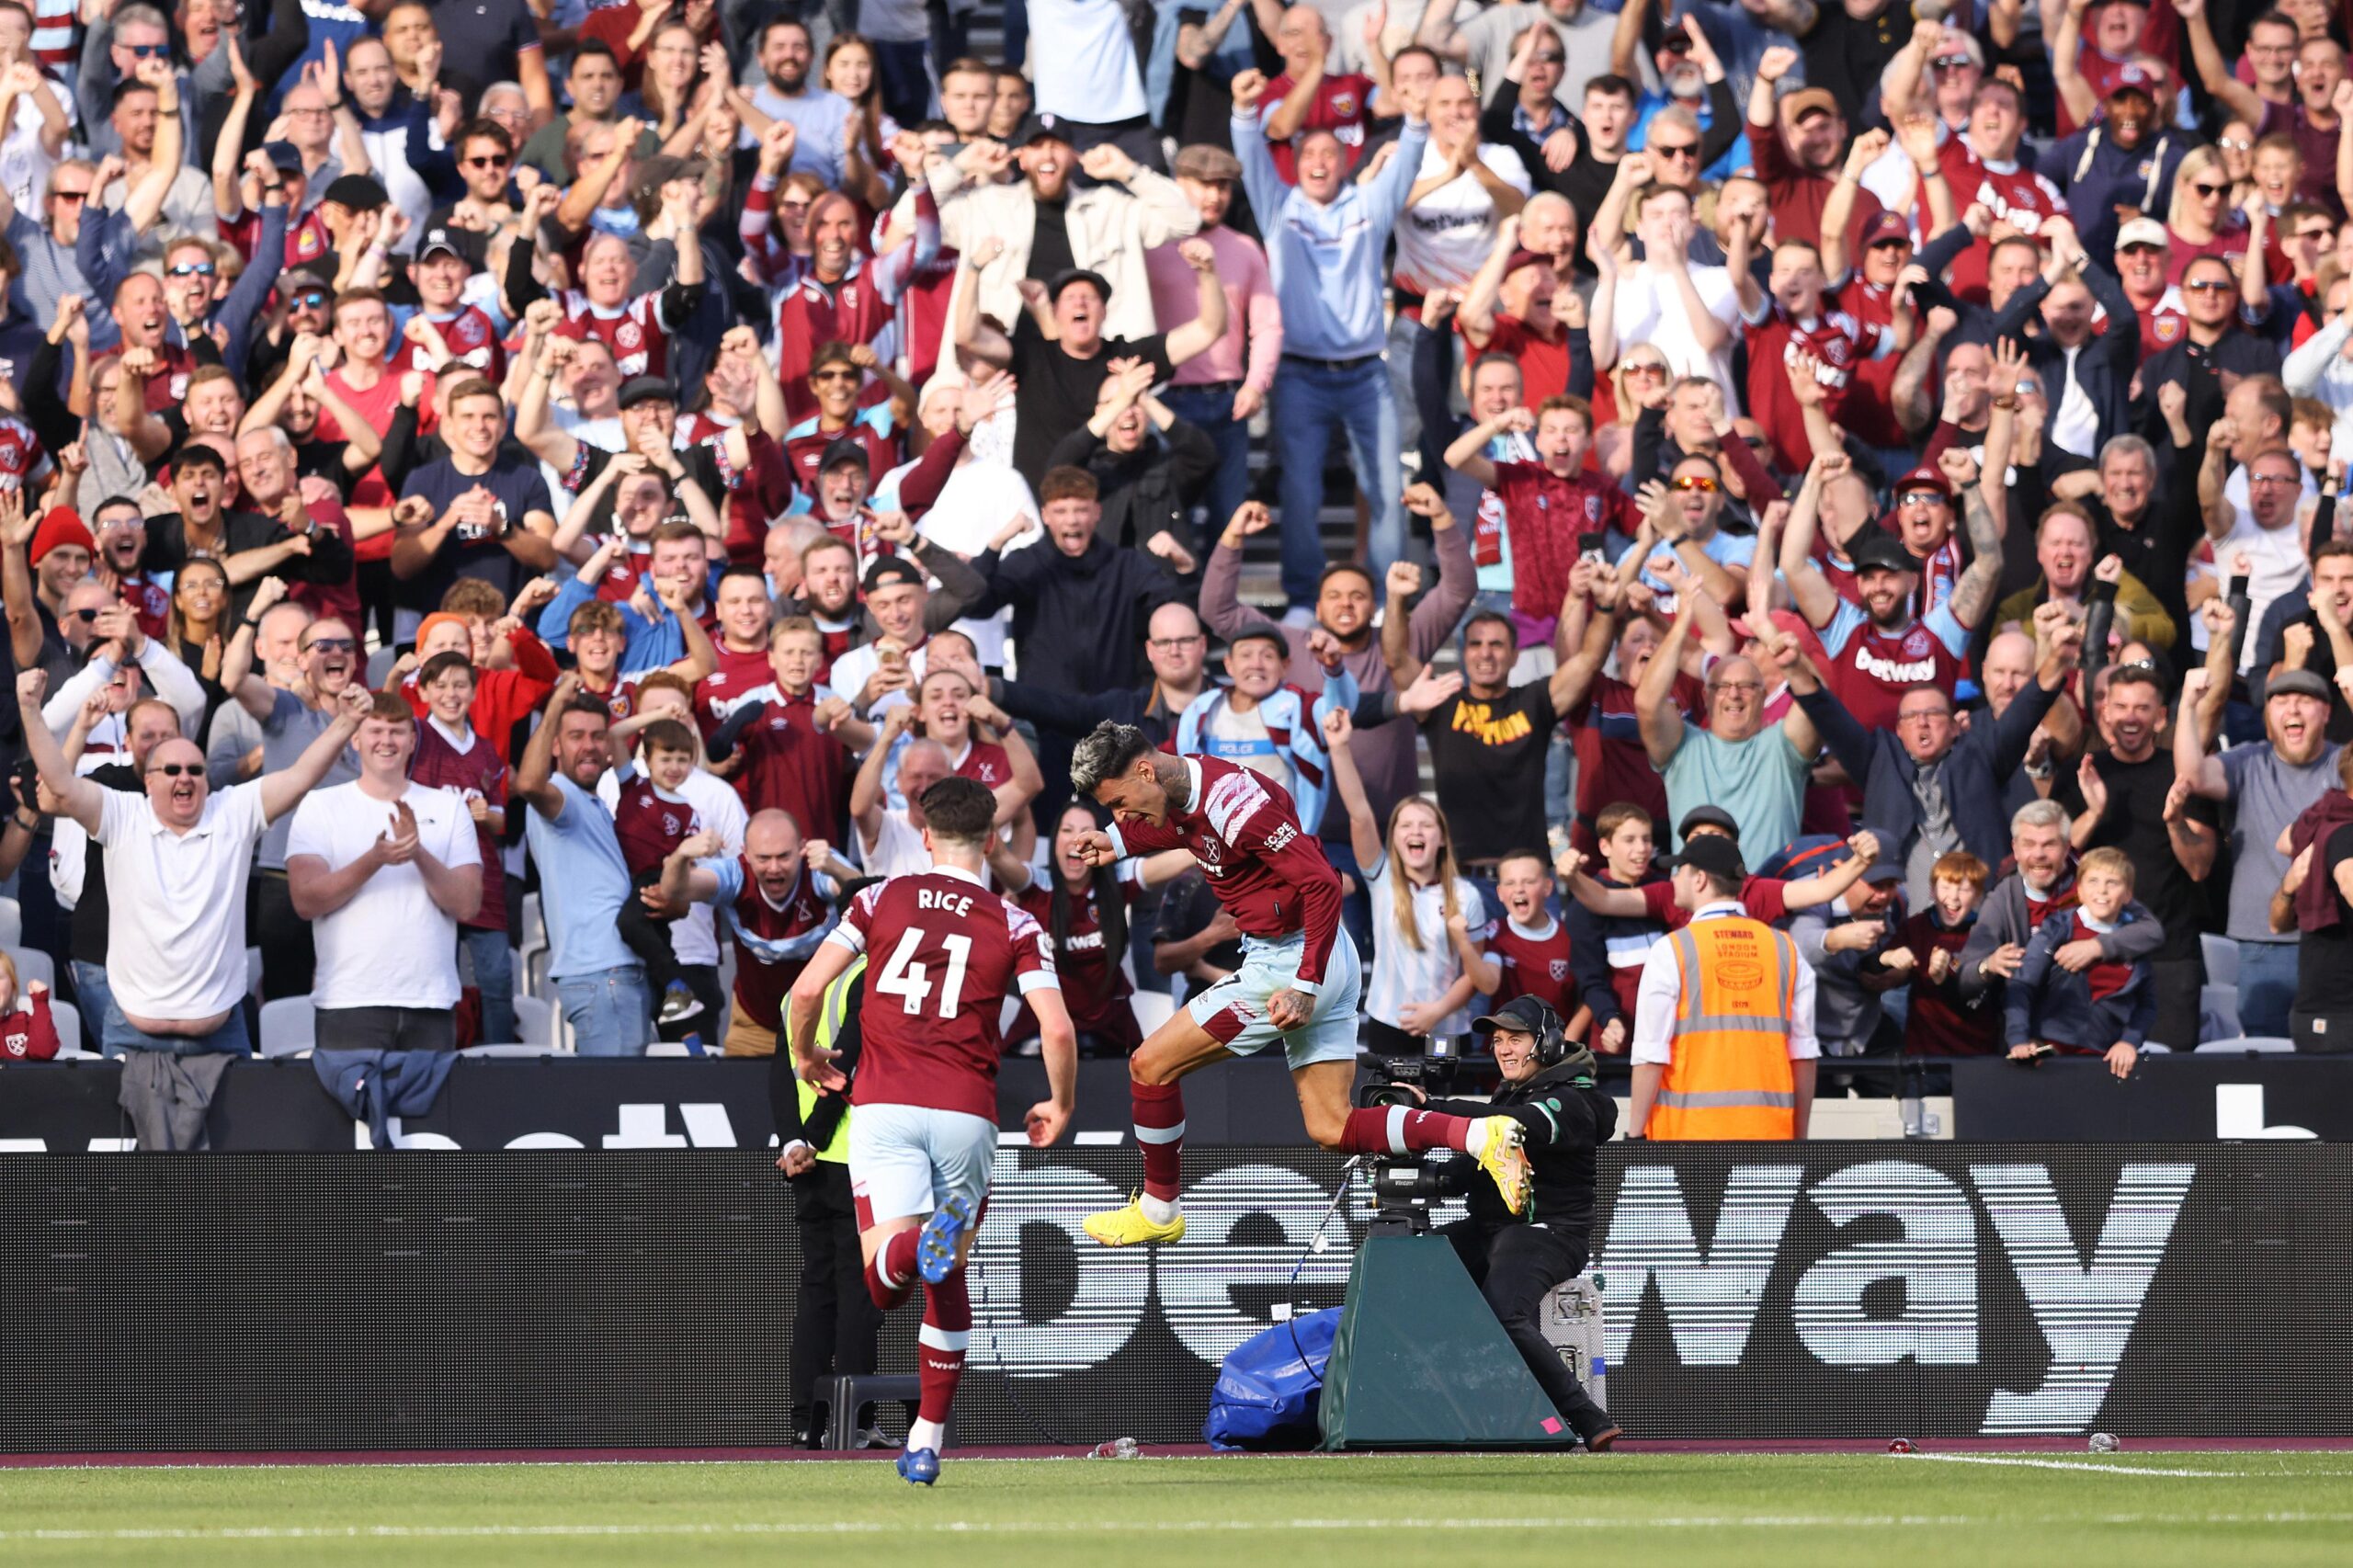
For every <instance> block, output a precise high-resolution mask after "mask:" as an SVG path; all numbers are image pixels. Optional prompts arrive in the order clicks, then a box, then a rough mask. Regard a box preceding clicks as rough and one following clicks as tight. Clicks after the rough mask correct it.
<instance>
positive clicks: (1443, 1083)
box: [1357, 1056, 1462, 1110]
mask: <svg viewBox="0 0 2353 1568" xmlns="http://www.w3.org/2000/svg"><path fill="white" fill-rule="evenodd" d="M1461 1068H1462V1061H1461V1058H1460V1057H1455V1056H1399V1057H1394V1058H1391V1059H1388V1060H1377V1061H1376V1062H1374V1063H1373V1064H1372V1065H1371V1067H1370V1073H1371V1076H1370V1077H1369V1078H1367V1079H1366V1080H1365V1081H1364V1082H1363V1083H1361V1084H1359V1085H1357V1106H1358V1108H1359V1109H1361V1110H1380V1109H1381V1108H1385V1107H1388V1106H1404V1108H1406V1109H1408V1110H1414V1109H1417V1108H1419V1107H1420V1105H1421V1103H1422V1102H1421V1101H1420V1100H1417V1099H1415V1097H1414V1096H1413V1094H1412V1093H1411V1092H1410V1091H1409V1090H1408V1089H1407V1088H1406V1087H1404V1085H1413V1087H1414V1088H1416V1089H1419V1090H1421V1091H1422V1093H1423V1094H1425V1095H1427V1096H1429V1097H1430V1098H1431V1099H1434V1100H1436V1099H1444V1098H1445V1097H1446V1096H1449V1095H1450V1094H1452V1093H1453V1092H1454V1086H1455V1084H1456V1082H1457V1080H1458V1079H1459V1078H1460V1076H1461Z"/></svg>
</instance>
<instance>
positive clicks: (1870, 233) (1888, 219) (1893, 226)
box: [1863, 210, 1912, 250]
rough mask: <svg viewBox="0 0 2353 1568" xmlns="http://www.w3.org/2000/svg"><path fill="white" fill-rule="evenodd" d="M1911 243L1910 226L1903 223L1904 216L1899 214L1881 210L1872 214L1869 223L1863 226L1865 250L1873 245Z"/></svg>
mask: <svg viewBox="0 0 2353 1568" xmlns="http://www.w3.org/2000/svg"><path fill="white" fill-rule="evenodd" d="M1911 243H1912V225H1911V224H1910V223H1908V222H1904V215H1903V214H1902V213H1900V212H1889V211H1886V210H1881V211H1879V212H1876V213H1874V214H1872V216H1871V221H1870V222H1868V223H1866V224H1864V225H1863V248H1864V249H1865V250H1869V249H1870V248H1871V247H1872V246H1873V245H1893V244H1905V245H1908V244H1911Z"/></svg>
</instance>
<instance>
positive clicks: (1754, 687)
mask: <svg viewBox="0 0 2353 1568" xmlns="http://www.w3.org/2000/svg"><path fill="white" fill-rule="evenodd" d="M1708 689H1710V690H1711V691H1762V690H1764V689H1765V683H1764V682H1763V681H1761V680H1720V681H1718V682H1716V684H1715V685H1714V686H1712V687H1709V688H1708Z"/></svg>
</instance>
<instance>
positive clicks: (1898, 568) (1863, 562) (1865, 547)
mask: <svg viewBox="0 0 2353 1568" xmlns="http://www.w3.org/2000/svg"><path fill="white" fill-rule="evenodd" d="M1847 560H1849V561H1851V562H1854V563H1855V570H1856V571H1858V572H1870V571H1880V572H1917V571H1918V570H1920V562H1918V561H1917V560H1916V559H1915V558H1914V556H1913V554H1912V552H1911V551H1908V550H1906V549H1904V541H1903V540H1900V539H1897V538H1896V537H1895V536H1894V535H1893V534H1892V533H1889V532H1888V531H1887V530H1886V529H1885V528H1865V529H1864V530H1863V534H1862V537H1861V538H1860V539H1859V540H1856V541H1855V542H1854V543H1853V544H1852V545H1851V546H1849V547H1848V549H1847Z"/></svg>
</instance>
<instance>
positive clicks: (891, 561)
mask: <svg viewBox="0 0 2353 1568" xmlns="http://www.w3.org/2000/svg"><path fill="white" fill-rule="evenodd" d="M890 583H913V584H914V585H915V586H916V587H918V588H920V587H922V586H923V585H924V574H923V568H922V567H920V566H918V565H916V564H915V562H912V561H910V560H908V559H907V558H906V557H905V556H904V555H884V556H879V557H877V558H876V560H875V562H874V564H873V565H871V566H869V567H868V568H867V569H866V591H867V592H868V593H872V592H873V591H874V590H875V589H877V588H880V587H881V586H883V585H886V584H890Z"/></svg>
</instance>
